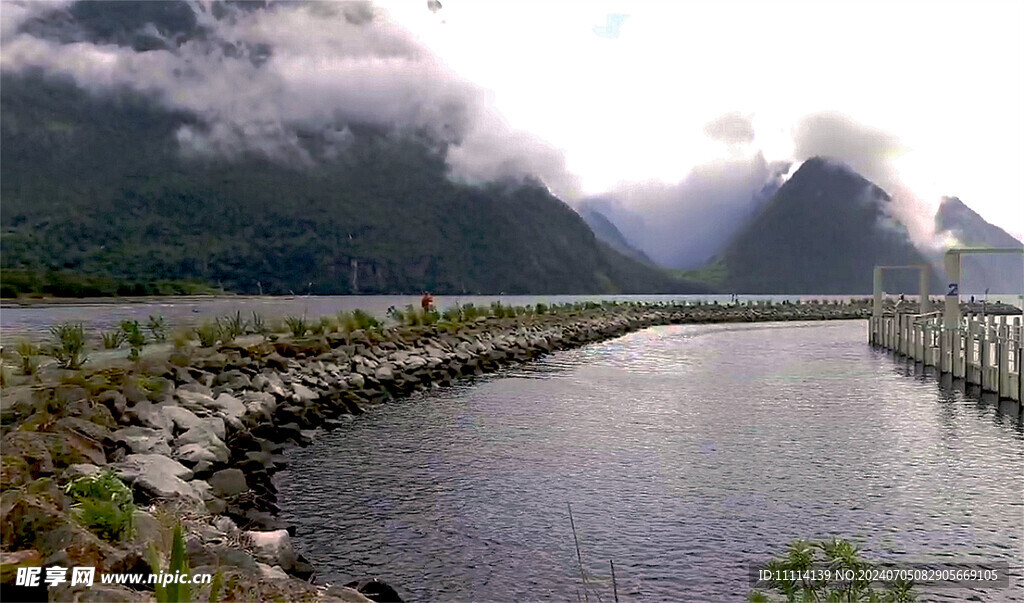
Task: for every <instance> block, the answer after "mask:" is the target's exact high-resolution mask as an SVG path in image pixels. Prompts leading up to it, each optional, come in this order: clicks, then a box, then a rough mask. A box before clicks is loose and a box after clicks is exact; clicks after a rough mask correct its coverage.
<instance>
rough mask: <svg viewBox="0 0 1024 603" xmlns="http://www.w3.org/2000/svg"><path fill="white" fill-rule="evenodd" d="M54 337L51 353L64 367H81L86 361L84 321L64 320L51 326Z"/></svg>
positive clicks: (52, 336)
mask: <svg viewBox="0 0 1024 603" xmlns="http://www.w3.org/2000/svg"><path fill="white" fill-rule="evenodd" d="M50 336H51V338H52V339H53V342H52V345H51V346H50V349H49V353H50V355H51V356H53V358H54V360H56V361H57V364H59V365H60V366H61V367H62V368H66V369H79V368H81V367H82V364H83V363H85V361H86V360H87V357H86V355H85V327H83V326H82V323H70V322H63V323H60V324H56V325H53V326H52V327H50Z"/></svg>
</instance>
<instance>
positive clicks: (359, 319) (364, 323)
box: [352, 308, 380, 330]
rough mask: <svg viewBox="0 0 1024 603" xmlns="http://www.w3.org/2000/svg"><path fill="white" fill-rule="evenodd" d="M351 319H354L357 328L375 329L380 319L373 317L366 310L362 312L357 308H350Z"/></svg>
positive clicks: (378, 325)
mask: <svg viewBox="0 0 1024 603" xmlns="http://www.w3.org/2000/svg"><path fill="white" fill-rule="evenodd" d="M352 319H353V320H355V324H356V328H357V329H363V330H366V329H375V328H378V327H380V321H379V320H377V319H376V318H374V317H373V315H371V314H369V313H368V312H364V311H363V310H360V309H359V308H356V309H355V310H352Z"/></svg>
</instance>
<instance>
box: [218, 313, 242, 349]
mask: <svg viewBox="0 0 1024 603" xmlns="http://www.w3.org/2000/svg"><path fill="white" fill-rule="evenodd" d="M217 326H218V327H219V328H220V336H221V340H222V341H223V342H224V343H228V342H230V341H234V340H235V339H236V338H238V337H241V336H242V335H245V333H246V328H247V324H246V321H245V319H244V318H242V312H241V311H239V310H235V313H234V314H229V315H227V316H225V317H223V318H218V319H217Z"/></svg>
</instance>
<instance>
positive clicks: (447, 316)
mask: <svg viewBox="0 0 1024 603" xmlns="http://www.w3.org/2000/svg"><path fill="white" fill-rule="evenodd" d="M441 319H443V320H445V321H447V322H451V323H460V322H462V308H461V307H459V304H455V305H454V306H451V307H448V308H445V311H444V312H442V313H441Z"/></svg>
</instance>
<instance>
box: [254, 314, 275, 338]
mask: <svg viewBox="0 0 1024 603" xmlns="http://www.w3.org/2000/svg"><path fill="white" fill-rule="evenodd" d="M249 330H250V331H251V332H252V333H253V334H254V335H262V336H263V337H264V339H265V338H266V337H267V336H268V335H270V327H269V326H268V325H267V323H266V321H265V320H263V315H262V314H260V313H259V312H257V311H256V310H253V311H252V320H250V321H249Z"/></svg>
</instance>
